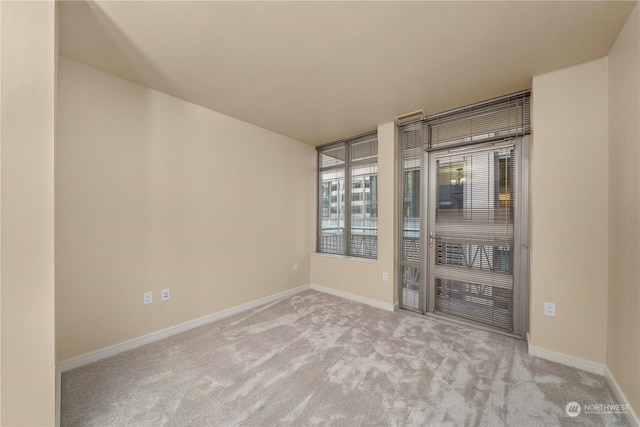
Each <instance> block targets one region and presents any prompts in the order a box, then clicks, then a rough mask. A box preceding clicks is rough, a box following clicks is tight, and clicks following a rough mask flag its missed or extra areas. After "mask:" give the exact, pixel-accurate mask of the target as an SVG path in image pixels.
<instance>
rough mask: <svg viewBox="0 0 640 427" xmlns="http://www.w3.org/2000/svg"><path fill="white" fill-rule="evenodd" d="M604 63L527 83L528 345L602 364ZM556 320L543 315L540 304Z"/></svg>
mask: <svg viewBox="0 0 640 427" xmlns="http://www.w3.org/2000/svg"><path fill="white" fill-rule="evenodd" d="M607 85H608V80H607V59H606V58H603V59H599V60H596V61H593V62H589V63H585V64H581V65H578V66H575V67H571V68H566V69H563V70H559V71H555V72H551V73H548V74H543V75H539V76H536V77H534V79H533V112H532V114H533V141H534V142H533V146H534V148H533V150H532V158H531V231H532V234H531V245H532V246H531V306H530V332H531V343H532V345H534V346H536V347H541V348H544V349H547V350H552V351H555V352H559V353H563V354H567V355H571V356H573V357H577V358H579V359H584V360H587V361H591V362H595V363H598V364H603V365H604V364H605V362H606V333H607V282H608V245H609V233H608V215H609V214H608V209H609V199H608V190H609V188H608V176H609V172H608V168H609V167H608V123H607V122H608V90H607ZM545 301H546V302H554V303H556V310H557V316H556V317H546V316H544V315H543V303H544V302H545Z"/></svg>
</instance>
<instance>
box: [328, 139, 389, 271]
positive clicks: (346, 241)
mask: <svg viewBox="0 0 640 427" xmlns="http://www.w3.org/2000/svg"><path fill="white" fill-rule="evenodd" d="M366 141H373V142H374V144H375V145H374V147H375V154H374V155H369V156H367V157H364V158H358V159H357V160H353V159H352V154H353V153H352V149H351V147H352V146H353V145H355V144H359V143H363V142H366ZM340 148H344V157H345V158H344V162H343V163H342V164H339V163H338V164H330V165H327V166H325V167H323V166H322V154H323V152H326V151H330V150H335V149H340ZM362 166H365V167H366V166H375V168H376V172H375V176H376V177H377V175H378V171H377V167H378V131H377V130H375V131H373V132H368V133H365V134H362V135H358V136H356V137H353V138H348V139H344V140H341V141H337V142H332V143H330V144H325V145H322V146H319V147H317V185H316V189H317V193H318V194H317V198H316V200H317V203H318V209H317V212H316V219H317V230H316V231H317V232H316V253H319V254H326V255H337V256H344V257H356V258H364V259H371V260H376V259H377V258H378V247H377V245H378V212H379V210H378V206H377V202H378V196H377V194H376V195H375V197H371V196H370V197H371V200H366V201H365V200H364V199H365V195H364V194H365V192H367V193H368V194H370V195H371V192H372V191H374V190H375V192H376V193H377V190H378V186H377V185H375V186H371V185H370V186H371V187H375V188H369V187H366V190H365V181H367V179H366V178H365V177H362V178H357V179H360V180H361V181H362V183H361V188H358V189H355V190H359V191H360V192H361V196H360V197H361V198H362V200H361V201H360V204H359V206H360V209H361V212H360V213H359V215H365V216H366V215H372V214H373V212H375V214H376V216H375V227H374V228H372V230H374V234H373V235H374V236H375V243H374V245H375V246H374V248H373V249H372V250H370V252H371V254H362V253H356V252H354V250H353V247H352V246H353V245H352V235H353V234H352V231H353V230H352V227H351V225H352V224H351V223H352V210H353V207H354V205H353V202H354V200H353V194H356V192H354V188H352V184H353V182H352V181H353V177H352V176H351V174H352V170H353V169H355V168H358V167H362ZM331 171H335V172H337V174H340V173H342V174H343V175H344V179H343V186H344V191H343V192H342V193H341V194H342V196H337V197H338V199H339V200H338V205H341V204H343V206H340V207H341V208H342V212H343V215H344V219H343V227H339V228H342V229H343V232H342V234H341V238H342V242H341V243H342V244H341V247H342V252H340V251H335V252H332V251H328V250H326V248H323V244H322V241H323V233H322V231H323V226H322V223H323V218H324V217H323V206H322V202H323V193H322V189H323V179H322V178H323V173H325V172H331ZM332 185H333V183H331V184H329V185H328V187H329V195H328V196H329V212H331V209H332V202H331V197H332V194H331V193H332V190H331V188H332ZM337 187H338V193H340V191H339V190H340V188H339V187H340V186H339V185H338V186H337ZM374 202H375V207H374ZM367 205H368V206H370V212H369V213H367V212H368V211H367V209H366V206H367ZM332 217H333V215H332V214H330V215H329V217H327V218H329V219H331V218H332ZM336 219H337V221H338V225H340V220H341V218H340V215H339V212H338V214H337V218H336ZM363 244H364V239H363ZM339 246H340V245H338V247H339ZM363 252H365V251H364V249H363Z"/></svg>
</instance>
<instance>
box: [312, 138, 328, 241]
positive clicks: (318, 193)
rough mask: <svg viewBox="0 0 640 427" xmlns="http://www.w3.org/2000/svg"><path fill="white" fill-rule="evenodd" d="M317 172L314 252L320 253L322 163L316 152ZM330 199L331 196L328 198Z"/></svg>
mask: <svg viewBox="0 0 640 427" xmlns="http://www.w3.org/2000/svg"><path fill="white" fill-rule="evenodd" d="M316 157H317V159H316V163H317V170H318V173H317V174H316V203H318V206H317V214H316V221H317V224H316V252H322V250H321V249H322V248H321V245H322V190H321V189H320V187H321V186H322V178H321V177H322V170H321V169H320V164H321V162H322V160H321V159H322V151H321V150H318V155H317V156H316ZM329 197H331V196H329ZM329 211H331V204H329Z"/></svg>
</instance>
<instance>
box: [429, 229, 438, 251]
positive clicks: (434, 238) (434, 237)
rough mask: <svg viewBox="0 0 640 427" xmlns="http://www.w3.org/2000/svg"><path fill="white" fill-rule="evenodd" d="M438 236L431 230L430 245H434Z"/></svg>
mask: <svg viewBox="0 0 640 427" xmlns="http://www.w3.org/2000/svg"><path fill="white" fill-rule="evenodd" d="M436 239H437V237H436V236H434V235H433V230H432V231H430V232H429V247H430V248H432V247H433V241H434V240H436Z"/></svg>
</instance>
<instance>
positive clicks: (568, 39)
mask: <svg viewBox="0 0 640 427" xmlns="http://www.w3.org/2000/svg"><path fill="white" fill-rule="evenodd" d="M58 4H59V25H60V54H61V55H62V56H65V57H67V58H70V59H73V60H75V61H78V62H81V63H84V64H87V65H90V66H93V67H96V68H98V69H101V70H104V71H106V72H109V73H112V74H115V75H117V76H120V77H123V78H125V79H128V80H131V81H134V82H137V83H140V84H142V85H145V86H148V87H150V88H153V89H156V90H159V91H161V92H165V93H168V94H170V95H174V96H176V97H179V98H182V99H185V100H187V101H191V102H193V103H196V104H199V105H202V106H204V107H207V108H210V109H212V110H215V111H218V112H220V113H223V114H227V115H229V116H232V117H235V118H238V119H241V120H244V121H246V122H249V123H253V124H255V125H258V126H261V127H263V128H266V129H269V130H272V131H274V132H278V133H280V134H283V135H286V136H289V137H291V138H294V139H297V140H299V141H302V142H306V143H309V144H313V145H318V144H322V143H326V142H330V141H333V140H338V139H341V138H344V137H348V136H354V135H356V134H360V133H363V132H365V131H369V130H372V129H375V127H376V126H377V125H378V124H381V123H385V122H389V121H392V120H393V119H394V117H396V116H399V115H401V114H404V113H407V112H410V111H414V110H418V109H424V111H425V113H427V114H431V113H436V112H441V111H444V110H446V109H449V108H454V107H459V106H463V105H466V104H470V103H473V102H477V101H481V100H483V99H488V98H491V97H495V96H499V95H503V94H507V93H511V92H515V91H517V90H521V89H526V88H529V87H530V86H531V78H532V76H534V75H536V74H540V73H544V72H548V71H552V70H556V69H559V68H562V67H566V66H569V65H573V64H578V63H580V62H584V61H588V60H591V59H596V58H599V57H602V56H604V55H606V54H607V53H608V51H609V49H610V47H611V45H612V43H613V42H614V40H615V38H616V36H617V34H618V33H619V31H620V29H621V28H622V26H623V25H624V22H625V21H626V19H627V17H628V16H629V14H630V13H631V10H632V9H633V7H634V6H635V4H636V2H635V1H622V2H616V1H585V2H582V1H568V2H561V1H506V2H494V1H474V2H463V1H446V2H444V1H442V2H440V1H439V2H435V1H428V2H399V1H391V2H368V1H357V2H329V1H325V2H304V1H300V2H213V1H193V2H192V1H138V2H132V1H126V2H114V1H106V2H85V1H78V2H60V3H58Z"/></svg>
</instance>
